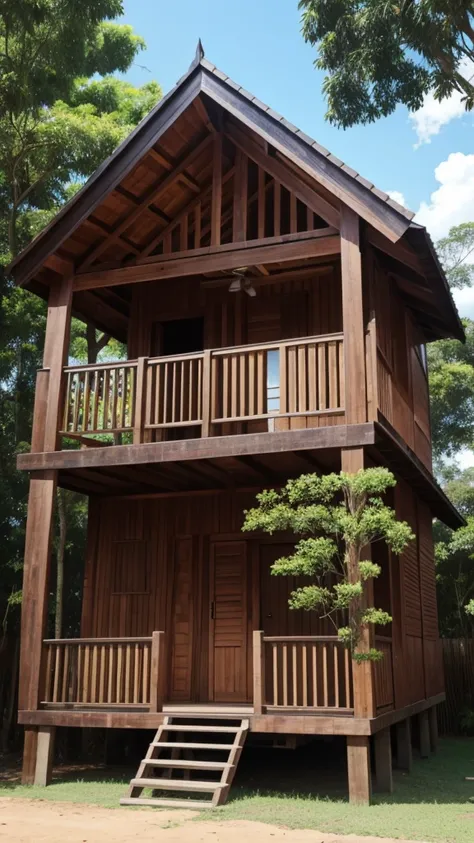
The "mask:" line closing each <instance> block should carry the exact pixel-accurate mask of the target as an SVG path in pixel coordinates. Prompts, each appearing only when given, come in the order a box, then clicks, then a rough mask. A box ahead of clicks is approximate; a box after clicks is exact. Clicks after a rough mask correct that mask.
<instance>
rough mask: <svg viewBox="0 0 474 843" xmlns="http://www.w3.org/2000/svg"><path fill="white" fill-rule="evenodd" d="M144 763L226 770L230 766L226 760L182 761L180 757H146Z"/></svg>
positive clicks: (155, 765)
mask: <svg viewBox="0 0 474 843" xmlns="http://www.w3.org/2000/svg"><path fill="white" fill-rule="evenodd" d="M142 764H146V765H147V766H149V767H178V768H180V767H183V768H187V767H190V768H191V767H192V768H193V769H195V770H224V769H225V768H226V767H228V766H229V764H227V762H226V761H188V760H184V759H183V760H182V761H180V760H179V758H178V759H177V758H144V759H143V760H142Z"/></svg>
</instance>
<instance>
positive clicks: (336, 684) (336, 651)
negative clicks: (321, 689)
mask: <svg viewBox="0 0 474 843" xmlns="http://www.w3.org/2000/svg"><path fill="white" fill-rule="evenodd" d="M333 648H334V705H335V707H336V708H339V648H338V645H337V644H333Z"/></svg>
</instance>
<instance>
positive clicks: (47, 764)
mask: <svg viewBox="0 0 474 843" xmlns="http://www.w3.org/2000/svg"><path fill="white" fill-rule="evenodd" d="M55 732H56V729H55V727H54V726H40V727H39V729H38V738H37V742H38V745H37V754H36V768H35V777H34V784H35V785H37V786H40V787H46V785H48V784H50V783H51V778H52V773H53V755H54V738H55Z"/></svg>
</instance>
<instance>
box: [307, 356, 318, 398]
mask: <svg viewBox="0 0 474 843" xmlns="http://www.w3.org/2000/svg"><path fill="white" fill-rule="evenodd" d="M307 354H308V357H307V360H308V410H318V409H319V407H318V399H317V396H316V346H315V345H308V346H307Z"/></svg>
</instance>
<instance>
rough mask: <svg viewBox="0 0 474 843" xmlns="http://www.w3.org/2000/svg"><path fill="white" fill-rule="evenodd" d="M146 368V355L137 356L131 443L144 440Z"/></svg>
mask: <svg viewBox="0 0 474 843" xmlns="http://www.w3.org/2000/svg"><path fill="white" fill-rule="evenodd" d="M147 369H148V357H139V358H138V365H137V381H136V383H137V388H136V399H135V413H134V416H135V423H134V427H133V444H134V445H139V444H140V443H141V442H143V441H144V438H145V437H144V432H145V424H146V418H147V411H146V401H147V398H148V395H147V389H146V385H147Z"/></svg>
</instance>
